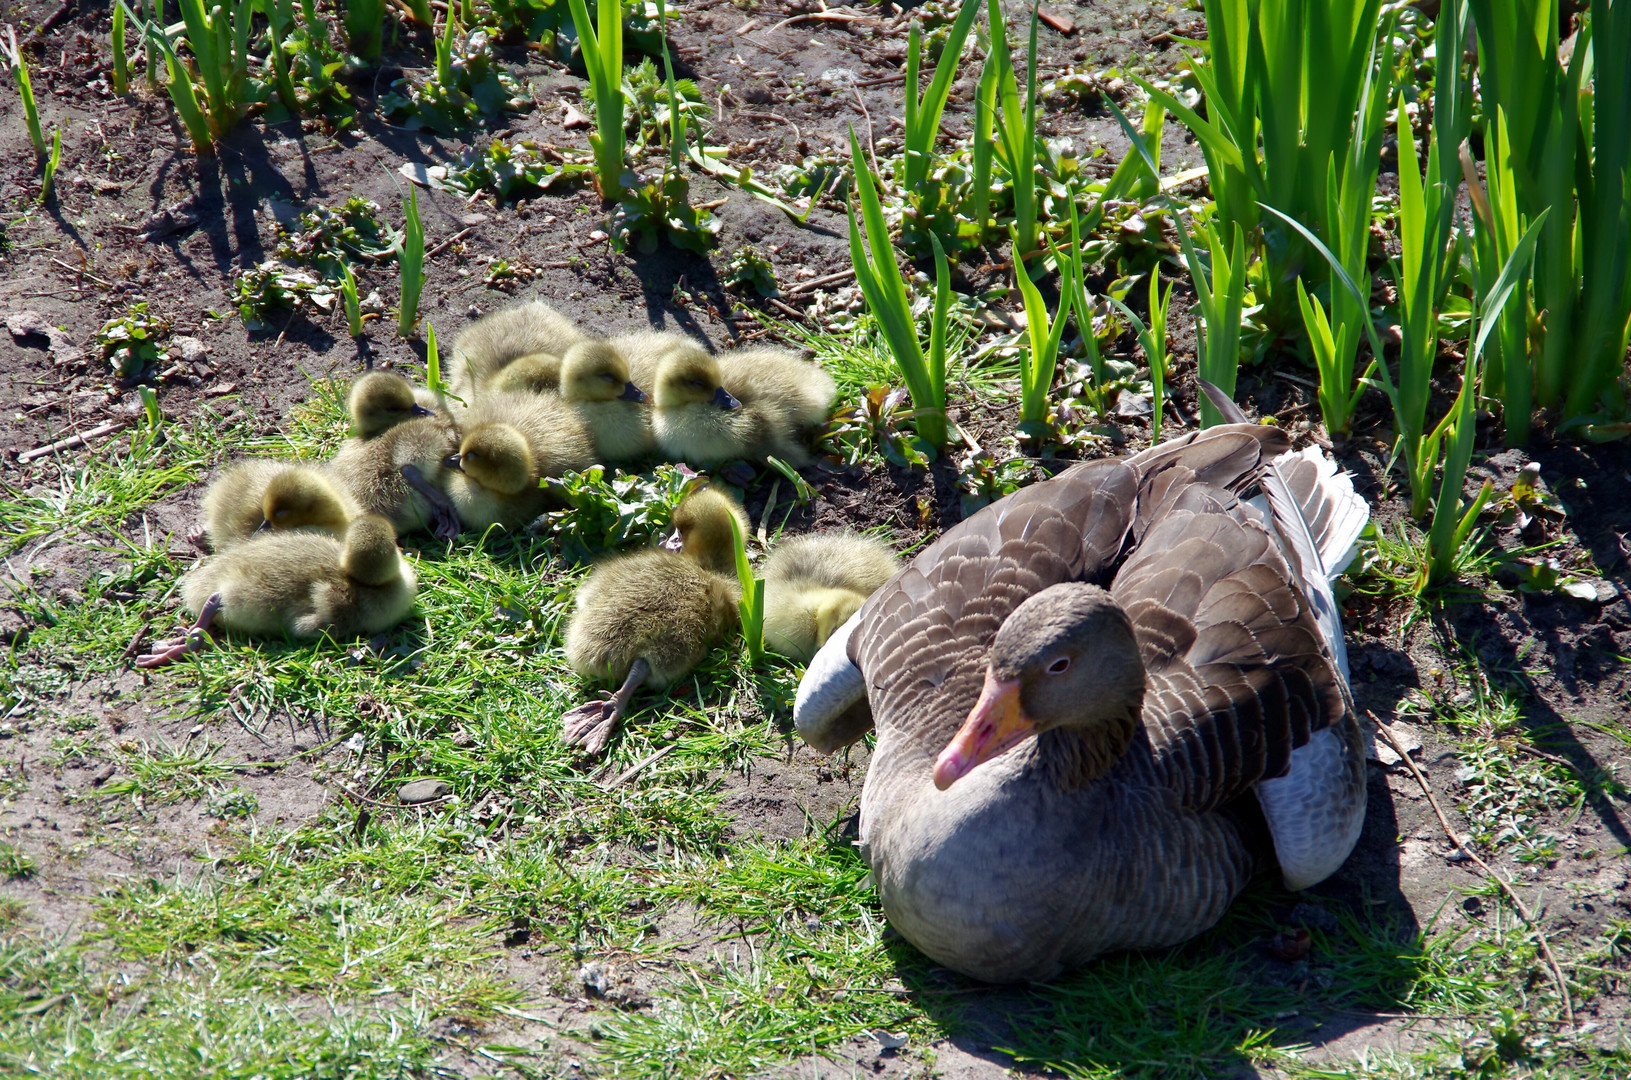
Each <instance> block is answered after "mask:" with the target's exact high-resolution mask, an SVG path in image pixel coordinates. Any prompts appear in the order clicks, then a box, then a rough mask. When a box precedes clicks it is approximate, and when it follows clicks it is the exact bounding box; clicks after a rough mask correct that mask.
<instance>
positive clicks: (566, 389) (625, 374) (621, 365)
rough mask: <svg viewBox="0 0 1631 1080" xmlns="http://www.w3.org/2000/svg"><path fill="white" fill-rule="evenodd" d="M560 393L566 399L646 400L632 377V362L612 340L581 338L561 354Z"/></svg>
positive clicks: (642, 391)
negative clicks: (630, 373) (630, 369)
mask: <svg viewBox="0 0 1631 1080" xmlns="http://www.w3.org/2000/svg"><path fill="white" fill-rule="evenodd" d="M561 397H563V398H565V399H566V400H567V401H634V402H640V401H645V400H647V398H646V392H645V391H644V390H641V389H640V388H639V387H638V386H635V385H634V383H632V382H630V381H629V362H628V360H626V359H624V357H623V354H622V353H621V352H619V351H618V350H617V349H616V348H614V347H613V346H612V345H611V343H610V342H605V341H580V342H578V343H576V344H575V345H573V346H571V347H570V348H568V349H567V350H566V355H565V356H563V357H561Z"/></svg>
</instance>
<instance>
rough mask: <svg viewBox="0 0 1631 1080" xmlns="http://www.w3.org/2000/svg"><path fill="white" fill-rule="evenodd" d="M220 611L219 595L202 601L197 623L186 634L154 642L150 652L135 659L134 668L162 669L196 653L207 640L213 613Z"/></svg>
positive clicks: (216, 594) (213, 618)
mask: <svg viewBox="0 0 1631 1080" xmlns="http://www.w3.org/2000/svg"><path fill="white" fill-rule="evenodd" d="M220 610H221V594H220V593H215V594H213V595H212V596H211V597H210V598H209V599H208V600H206V601H204V609H203V610H202V611H200V612H199V613H198V621H197V622H195V623H193V625H191V626H189V627H188V628H187V631H186V633H184V634H183V635H182V636H181V637H178V638H167V639H165V640H164V641H155V642H154V643H153V651H152V652H146V653H142V654H141V655H140V656H138V657H136V666H137V667H139V668H156V667H163V666H164V665H166V664H173V663H175V662H176V661H177V660H180V659H181V658H182V657H183V656H186V655H187V654H188V653H193V652H198V651H199V650H200V649H202V648H203V647H204V642H206V641H208V640H209V636H210V634H209V631H210V623H211V622H213V621H214V620H215V613H216V612H218V611H220Z"/></svg>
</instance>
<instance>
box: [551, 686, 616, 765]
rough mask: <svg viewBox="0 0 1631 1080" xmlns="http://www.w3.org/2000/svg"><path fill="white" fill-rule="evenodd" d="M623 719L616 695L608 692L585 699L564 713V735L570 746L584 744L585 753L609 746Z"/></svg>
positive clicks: (598, 750) (562, 728)
mask: <svg viewBox="0 0 1631 1080" xmlns="http://www.w3.org/2000/svg"><path fill="white" fill-rule="evenodd" d="M622 718H623V707H622V704H621V703H620V702H619V701H618V700H617V695H616V694H613V693H611V692H610V691H607V692H606V693H605V694H604V695H603V696H602V698H601V700H599V701H586V702H584V703H583V704H582V705H579V706H578V707H577V708H575V709H571V710H569V711H567V712H564V713H562V714H561V738H562V739H563V740H564V741H565V743H566V745H568V746H581V747H583V749H584V752H585V753H588V754H598V753H600V752H601V751H602V750H604V749H606V743H607V742H609V741H610V740H611V737H612V732H614V731H616V730H617V722H618V721H619V720H621V719H622Z"/></svg>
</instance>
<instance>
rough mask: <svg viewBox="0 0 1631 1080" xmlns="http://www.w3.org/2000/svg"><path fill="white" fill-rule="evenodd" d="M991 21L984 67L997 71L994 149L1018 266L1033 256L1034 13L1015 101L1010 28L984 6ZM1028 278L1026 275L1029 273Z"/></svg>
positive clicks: (992, 4) (990, 2)
mask: <svg viewBox="0 0 1631 1080" xmlns="http://www.w3.org/2000/svg"><path fill="white" fill-rule="evenodd" d="M987 10H988V12H989V15H990V29H991V53H990V55H989V56H987V57H986V63H987V64H992V63H995V64H996V65H997V69H996V70H997V73H996V76H995V84H996V87H995V88H996V96H997V102H998V111H999V113H1000V118H999V119H998V120H997V122H996V125H995V126H996V131H997V136H998V138H997V148H998V149H1000V153H1001V160H1002V164H1003V167H1004V168H1006V169H1007V170H1008V177H1009V181H1010V183H1011V185H1012V189H1013V198H1014V232H1015V234H1016V235H1017V236H1018V237H1019V252H1018V256H1017V257H1018V258H1020V259H1021V262H1020V263H1019V264H1018V265H1020V266H1021V267H1024V265H1025V264H1024V262H1023V260H1024V259H1027V258H1030V257H1031V256H1032V255H1034V254H1035V253H1036V251H1037V200H1036V27H1037V18H1036V12H1035V11H1034V10H1033V11H1032V12H1031V48H1030V69H1029V71H1028V72H1027V73H1026V76H1025V88H1026V98H1025V103H1024V104H1023V105H1021V104H1020V100H1019V83H1018V81H1017V80H1016V79H1015V77H1014V60H1013V54H1012V52H1011V51H1010V50H1009V48H1008V28H1007V25H1006V24H1005V23H1004V22H1003V20H1002V8H1001V7H1000V6H999V4H998V3H997V0H987ZM1027 272H1028V271H1027Z"/></svg>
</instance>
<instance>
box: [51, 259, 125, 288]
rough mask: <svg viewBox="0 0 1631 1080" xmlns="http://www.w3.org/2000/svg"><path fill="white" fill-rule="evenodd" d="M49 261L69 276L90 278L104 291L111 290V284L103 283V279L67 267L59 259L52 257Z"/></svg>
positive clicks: (82, 270)
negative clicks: (76, 275) (75, 275)
mask: <svg viewBox="0 0 1631 1080" xmlns="http://www.w3.org/2000/svg"><path fill="white" fill-rule="evenodd" d="M51 261H52V262H53V263H56V264H57V265H58V266H60V267H62V268H63V269H64V270H66V271H68V272H69V273H70V274H78V275H79V276H80V277H87V278H90V279H91V280H92V281H94V282H96V283H97V284H98V285H100V286H102V287H103V288H104V289H111V288H113V282H111V281H104V280H103V279H101V278H99V277H97V276H96V275H95V274H93V273H91V272H90V271H89V270H84V269H81V268H80V267H77V266H69V265H68V264H67V263H65V262H63V261H62V260H61V259H59V258H57V257H56V256H54V255H53V256H52V257H51Z"/></svg>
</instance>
